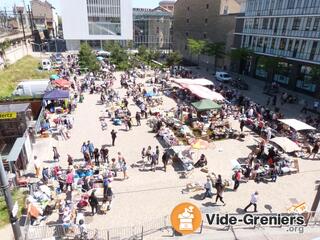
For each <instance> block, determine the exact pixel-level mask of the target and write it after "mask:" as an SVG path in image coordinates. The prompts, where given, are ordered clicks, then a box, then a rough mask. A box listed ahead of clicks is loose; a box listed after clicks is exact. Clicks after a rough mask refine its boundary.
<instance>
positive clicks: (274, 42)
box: [271, 38, 276, 49]
mask: <svg viewBox="0 0 320 240" xmlns="http://www.w3.org/2000/svg"><path fill="white" fill-rule="evenodd" d="M275 46H276V39H275V38H272V41H271V49H274V48H275Z"/></svg>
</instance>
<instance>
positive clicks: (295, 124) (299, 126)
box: [279, 119, 315, 131]
mask: <svg viewBox="0 0 320 240" xmlns="http://www.w3.org/2000/svg"><path fill="white" fill-rule="evenodd" d="M279 121H280V122H282V123H284V124H286V125H288V126H289V127H291V128H293V129H294V130H296V131H303V130H315V128H314V127H312V126H310V125H308V124H306V123H304V122H301V121H299V120H297V119H279Z"/></svg>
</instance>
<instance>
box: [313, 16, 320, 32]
mask: <svg viewBox="0 0 320 240" xmlns="http://www.w3.org/2000/svg"><path fill="white" fill-rule="evenodd" d="M319 23H320V18H319V17H317V18H316V19H315V20H314V23H313V28H312V31H318V28H319Z"/></svg>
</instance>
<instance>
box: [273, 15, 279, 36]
mask: <svg viewBox="0 0 320 240" xmlns="http://www.w3.org/2000/svg"><path fill="white" fill-rule="evenodd" d="M278 26H279V18H276V22H275V23H274V30H273V32H274V33H276V32H277V31H278Z"/></svg>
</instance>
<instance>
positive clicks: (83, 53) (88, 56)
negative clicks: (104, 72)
mask: <svg viewBox="0 0 320 240" xmlns="http://www.w3.org/2000/svg"><path fill="white" fill-rule="evenodd" d="M79 65H80V67H81V68H88V70H89V71H91V72H96V71H98V70H99V69H100V66H99V63H98V60H97V58H96V56H95V54H94V53H93V52H92V48H91V47H90V46H89V45H88V44H87V43H84V44H81V46H80V51H79Z"/></svg>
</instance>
